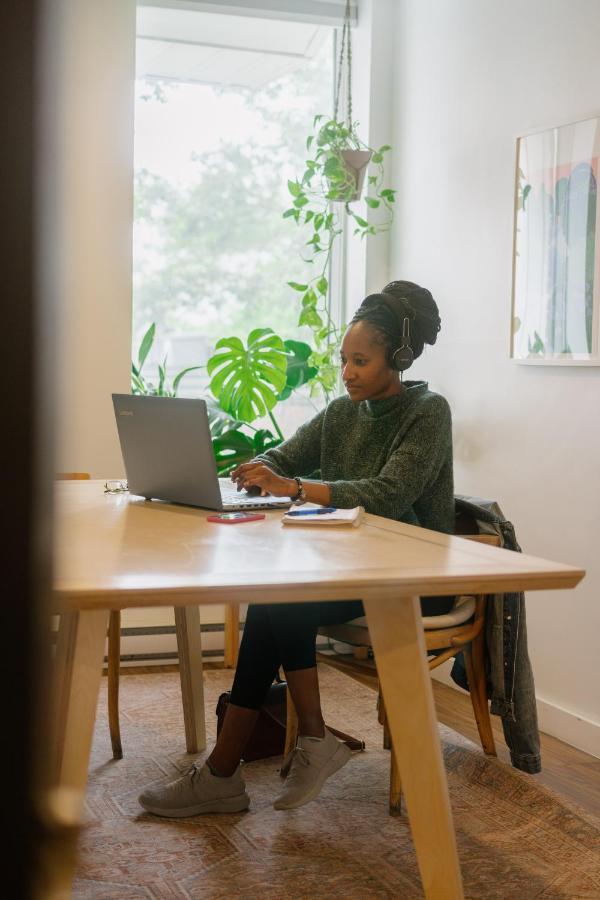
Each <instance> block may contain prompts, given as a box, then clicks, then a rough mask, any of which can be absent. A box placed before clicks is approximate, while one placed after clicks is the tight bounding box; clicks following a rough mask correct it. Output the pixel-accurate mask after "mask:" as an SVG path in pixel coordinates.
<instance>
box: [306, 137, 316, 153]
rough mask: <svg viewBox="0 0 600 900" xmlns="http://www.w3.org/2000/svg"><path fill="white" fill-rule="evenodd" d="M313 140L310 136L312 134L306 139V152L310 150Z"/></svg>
mask: <svg viewBox="0 0 600 900" xmlns="http://www.w3.org/2000/svg"><path fill="white" fill-rule="evenodd" d="M314 139H315V138H314V135H312V134H310V135H309V136H308V137H307V138H306V149H307V150H310V145H311V144H312V142H313V141H314Z"/></svg>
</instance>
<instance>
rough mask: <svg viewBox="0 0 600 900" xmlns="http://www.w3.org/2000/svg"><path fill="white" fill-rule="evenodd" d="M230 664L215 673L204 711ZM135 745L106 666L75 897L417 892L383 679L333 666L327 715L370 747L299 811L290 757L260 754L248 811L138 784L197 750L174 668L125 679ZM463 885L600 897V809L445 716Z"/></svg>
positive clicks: (250, 897)
mask: <svg viewBox="0 0 600 900" xmlns="http://www.w3.org/2000/svg"><path fill="white" fill-rule="evenodd" d="M230 681H231V673H230V672H227V671H221V670H211V671H207V672H206V673H205V684H206V688H205V690H206V708H207V726H208V729H209V737H210V738H213V739H214V732H215V725H216V718H215V716H214V715H213V710H214V708H215V706H216V701H217V697H218V695H219V694H220V693H221V692H222V691H223V690H227V689H228V687H229V685H230ZM121 685H122V689H121V729H122V737H123V750H124V754H125V757H124V759H122V760H119V761H117V762H115V761H113V760H112V758H111V753H110V739H109V734H108V727H107V723H106V679H103V682H102V690H101V696H100V702H99V706H98V722H97V727H96V733H95V740H94V748H93V754H92V764H91V770H90V783H89V790H88V799H87V821H86V827H85V829H84V830H83V833H82V838H81V842H80V862H79V870H78V873H77V878H76V881H75V886H74V897H75V898H79V900H84V898H85V900H87V898H98V900H99V898H106V900H108V898H110V900H113V898H128V900H129V898H138V897H140V898H160V900H166V898H169V900H172V898H177V900H180V898H188V900H189V898H210V900H216V898H219V900H220V898H222V900H230V898H232V897H234V898H244V900H255V898H257V897H260V898H261V900H305V898H306V900H309V898H310V900H314V898H317V897H351V898H361V900H362V898H368V897H374V898H403V900H404V898H406V900H412V898H417V897H422V896H423V894H422V891H421V887H420V882H419V875H418V870H417V865H416V857H415V854H414V851H413V847H412V842H411V838H410V832H409V827H408V822H407V819H406V817H405V816H401V817H398V818H391V817H390V816H389V815H388V814H387V789H388V771H389V753H388V752H387V751H385V750H383V749H381V741H382V735H381V728H380V726H379V725H378V724H377V716H376V712H375V694H374V692H373V691H371V690H369V689H368V688H366V687H362V686H361V685H359V684H357V683H356V682H354V681H352V680H350V679H349V678H347V677H346V676H344V675H342V674H341V673H339V672H337V671H334V670H332V669H329V668H327V667H326V666H325V667H322V669H321V690H322V696H323V706H324V709H325V713H326V719H327V721H328V723H329V724H331V725H332V726H334V727H338V728H340V729H342V730H343V731H346V732H348V733H350V734H354V735H356V736H359V737H362V738H364V739H365V740H366V742H367V750H366V752H364V753H358V754H356V755H355V756H354V757H353V759H351V760H350V762H349V763H348V765H347V766H346V767H345V768H344V769H342V770H341V771H340V772H338V773H337V774H336V775H335V776H333V778H332V779H331V780H330V781H329V782H328V783H327V784H326V785H325V788H324V790H323V792H322V794H321V796H320V798H319V799H318V800H317V801H315V802H313V803H310V804H308V805H307V806H305V807H303V808H301V809H298V810H292V811H289V812H276V811H275V810H274V809H273V807H272V806H271V803H272V799H273V797H274V796H275V795H276V793H277V788H278V774H277V772H278V768H279V766H280V764H281V758H279V757H274V758H273V759H270V760H264V761H258V762H253V763H249V764H248V765H247V766H246V767H245V778H246V781H247V785H248V792H249V794H250V796H251V798H252V805H251V807H250V810H249V811H248V812H247V813H241V814H236V815H225V816H196V817H194V818H191V819H179V820H173V821H170V820H167V819H158V818H155V817H153V816H150V815H146V814H144V813H143V812H142V810H141V808H140V807H139V805H138V803H137V799H136V798H137V795H138V793H139V792H140V790H141V789H142V788H143V787H144V786H146V785H147V784H149V783H151V782H160V781H162V780H164V779H165V778H172V777H173V775H174V774H176V772H177V769H178V768H182V767H184V766H186V765H187V764H189V761H190V757H188V756H186V755H185V754H183V753H182V747H184V746H185V745H184V738H183V718H182V713H181V698H180V691H179V676H178V674H177V673H165V674H155V675H128V676H126V677H124V678H123V679H122V681H121ZM440 733H441V737H442V741H443V748H444V756H445V761H446V768H447V772H448V781H449V785H450V794H451V801H452V809H453V813H454V820H455V824H456V830H457V838H458V846H459V854H460V861H461V866H462V871H463V878H464V882H465V894H466V896H467V897H468V898H477V900H482V898H483V900H495V898H502V900H509V898H510V900H513V898H514V900H533V898H544V900H550V898H552V900H554V898H566V897H568V898H578V900H581V898H590V900H591V898H594V900H598V898H600V858H599V854H598V848H599V847H600V822H598V821H597V820H596V819H594V818H593V817H591V816H589V815H587V814H584V813H581V812H580V811H578V810H577V809H575V808H573V807H571V806H568V805H567V804H566V803H565V802H564V801H562V800H561V799H559V798H558V797H557V796H556V795H554V794H552V793H551V792H550V791H548V790H547V789H545V788H542V787H539V786H538V785H537V784H536V782H535V780H534V779H533V778H532V777H530V776H527V775H524V774H522V773H519V772H517V771H516V770H514V769H512V768H510V767H509V766H507V765H505V764H503V763H501V762H498V761H496V760H489V759H486V758H485V757H483V755H482V752H481V749H480V748H479V747H477V746H475V745H474V744H472V743H471V742H470V741H468V740H467V739H465V738H463V737H461V736H460V735H458V734H456V732H454V731H451V730H450V729H448V728H445V727H444V726H440Z"/></svg>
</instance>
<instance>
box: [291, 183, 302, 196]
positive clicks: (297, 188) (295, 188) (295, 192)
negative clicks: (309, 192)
mask: <svg viewBox="0 0 600 900" xmlns="http://www.w3.org/2000/svg"><path fill="white" fill-rule="evenodd" d="M288 191H289V192H290V194H291V195H292V197H299V196H300V194H301V193H302V185H301V184H298V182H297V181H288Z"/></svg>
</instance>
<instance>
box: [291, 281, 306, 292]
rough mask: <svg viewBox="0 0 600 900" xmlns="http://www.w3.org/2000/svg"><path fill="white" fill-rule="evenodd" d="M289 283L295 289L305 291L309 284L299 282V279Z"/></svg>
mask: <svg viewBox="0 0 600 900" xmlns="http://www.w3.org/2000/svg"><path fill="white" fill-rule="evenodd" d="M288 285H289V286H290V287H291V288H293V289H294V290H295V291H305V290H306V289H307V287H308V285H307V284H298V282H297V281H288Z"/></svg>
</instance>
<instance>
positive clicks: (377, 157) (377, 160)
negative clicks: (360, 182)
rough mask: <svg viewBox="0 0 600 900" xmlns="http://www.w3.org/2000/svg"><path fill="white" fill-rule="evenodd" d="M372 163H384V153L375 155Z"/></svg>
mask: <svg viewBox="0 0 600 900" xmlns="http://www.w3.org/2000/svg"><path fill="white" fill-rule="evenodd" d="M371 162H373V163H382V162H383V153H374V154H373V156H372V157H371Z"/></svg>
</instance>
